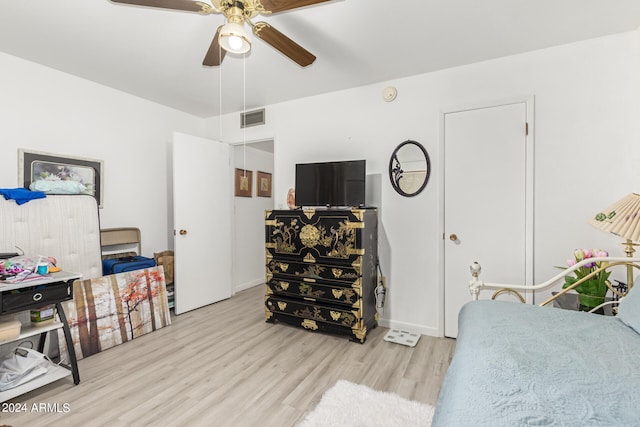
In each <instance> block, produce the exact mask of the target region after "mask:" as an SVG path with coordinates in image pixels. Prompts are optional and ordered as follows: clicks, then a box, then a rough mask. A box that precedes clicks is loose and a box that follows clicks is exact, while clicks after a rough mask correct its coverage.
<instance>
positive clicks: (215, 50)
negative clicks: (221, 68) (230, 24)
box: [202, 25, 227, 67]
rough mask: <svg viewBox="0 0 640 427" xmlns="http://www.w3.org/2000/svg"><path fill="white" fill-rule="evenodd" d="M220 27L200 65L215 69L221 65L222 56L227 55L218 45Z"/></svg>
mask: <svg viewBox="0 0 640 427" xmlns="http://www.w3.org/2000/svg"><path fill="white" fill-rule="evenodd" d="M222 27H223V26H222V25H220V26H219V27H218V30H217V31H216V35H215V36H213V40H211V45H210V46H209V50H208V51H207V54H206V55H205V57H204V61H202V65H206V66H208V67H217V66H218V65H220V64H221V63H222V60H223V59H224V55H225V54H226V53H227V51H226V50H224V49H222V48H221V47H220V43H218V37H219V36H220V30H221V29H222Z"/></svg>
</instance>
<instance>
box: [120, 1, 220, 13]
mask: <svg viewBox="0 0 640 427" xmlns="http://www.w3.org/2000/svg"><path fill="white" fill-rule="evenodd" d="M111 1H112V2H114V3H125V4H135V5H138V6H150V7H160V8H163V9H174V10H186V11H189V12H199V13H203V14H208V13H212V12H213V9H212V8H211V6H209V5H208V4H206V3H203V2H200V1H191V0H111Z"/></svg>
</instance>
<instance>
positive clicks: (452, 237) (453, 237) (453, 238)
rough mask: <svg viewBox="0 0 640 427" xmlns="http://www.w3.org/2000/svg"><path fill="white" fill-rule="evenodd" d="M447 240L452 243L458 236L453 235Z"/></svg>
mask: <svg viewBox="0 0 640 427" xmlns="http://www.w3.org/2000/svg"><path fill="white" fill-rule="evenodd" d="M449 240H451V241H452V242H455V241H456V240H458V236H456V235H455V234H452V235H450V236H449Z"/></svg>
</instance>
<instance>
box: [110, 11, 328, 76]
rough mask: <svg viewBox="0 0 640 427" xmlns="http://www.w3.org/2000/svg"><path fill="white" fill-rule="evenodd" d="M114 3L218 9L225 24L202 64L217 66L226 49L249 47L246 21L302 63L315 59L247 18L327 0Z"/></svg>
mask: <svg viewBox="0 0 640 427" xmlns="http://www.w3.org/2000/svg"><path fill="white" fill-rule="evenodd" d="M111 1H112V2H114V3H126V4H134V5H138V6H150V7H159V8H163V9H173V10H184V11H188V12H197V13H199V14H201V15H210V14H213V13H219V14H222V15H224V16H225V21H226V22H225V24H223V25H221V26H219V27H218V30H217V31H216V34H215V36H214V37H213V41H212V42H211V45H210V46H209V50H208V51H207V54H206V55H205V57H204V61H203V62H202V65H206V66H210V67H213V66H218V65H220V64H221V63H222V60H223V59H224V56H225V54H226V52H227V51H229V52H233V53H245V52H247V51H249V49H250V48H251V40H250V39H249V36H248V35H247V33H246V32H245V30H244V23H245V22H246V23H247V24H248V25H249V26H250V27H251V28H252V31H253V34H255V36H256V37H257V38H259V39H261V40H263V41H265V42H266V43H268V44H270V45H271V46H272V47H274V48H275V49H277V50H279V51H280V52H282V53H283V54H284V55H286V56H287V57H289V58H290V59H291V60H293V61H294V62H296V63H298V64H299V65H300V66H302V67H306V66H307V65H310V64H312V63H313V61H315V60H316V57H315V56H314V55H313V54H312V53H311V52H309V51H308V50H306V49H305V48H303V47H302V46H300V45H299V44H298V43H296V42H294V41H293V40H291V39H290V38H289V37H287V36H285V35H284V34H282V33H281V32H280V31H278V30H276V29H275V28H273V27H272V26H271V25H269V24H268V23H266V22H256V23H255V24H254V23H253V22H251V19H252V18H253V17H255V16H256V15H258V14H262V15H267V14H271V13H277V12H284V11H287V10H291V9H295V8H298V7H303V6H309V5H313V4H316V3H322V2H325V1H329V0H211V5H210V4H208V3H205V2H202V1H192V0H111Z"/></svg>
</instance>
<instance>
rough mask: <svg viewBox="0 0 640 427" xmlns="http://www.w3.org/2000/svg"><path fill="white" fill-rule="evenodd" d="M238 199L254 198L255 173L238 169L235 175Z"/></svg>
mask: <svg viewBox="0 0 640 427" xmlns="http://www.w3.org/2000/svg"><path fill="white" fill-rule="evenodd" d="M235 177H236V179H235V195H236V197H252V192H253V185H252V184H253V172H252V171H248V170H245V169H237V168H236V174H235Z"/></svg>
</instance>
